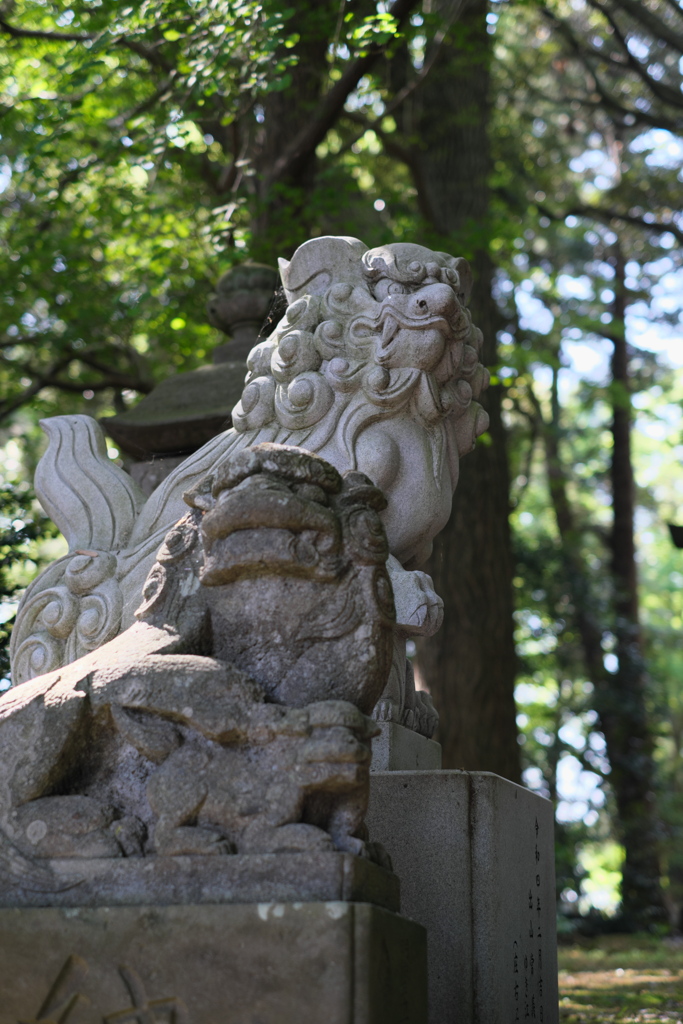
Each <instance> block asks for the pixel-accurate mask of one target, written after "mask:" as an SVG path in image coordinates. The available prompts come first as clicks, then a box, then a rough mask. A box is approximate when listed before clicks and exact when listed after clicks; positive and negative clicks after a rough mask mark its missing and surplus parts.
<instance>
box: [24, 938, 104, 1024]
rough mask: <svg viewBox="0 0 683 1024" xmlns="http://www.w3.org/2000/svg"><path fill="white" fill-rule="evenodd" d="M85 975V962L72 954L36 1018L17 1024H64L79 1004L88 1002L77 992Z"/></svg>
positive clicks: (86, 967)
mask: <svg viewBox="0 0 683 1024" xmlns="http://www.w3.org/2000/svg"><path fill="white" fill-rule="evenodd" d="M87 973H88V965H87V963H86V962H85V960H83V959H82V958H81V957H80V956H76V955H75V954H72V955H71V956H70V957H69V959H68V960H67V961H66V963H65V964H64V966H63V967H62V969H61V971H60V972H59V974H58V975H57V979H56V981H55V983H54V984H53V986H52V988H51V989H50V991H49V992H48V994H47V996H46V997H45V1001H44V1002H43V1004H42V1006H41V1007H40V1009H39V1010H38V1013H37V1014H36V1016H35V1017H34V1018H32V1019H31V1020H20V1021H18V1024H66V1021H67V1020H68V1018H69V1016H70V1014H71V1012H72V1010H74V1009H75V1007H76V1005H77V1004H78V1003H79V1002H83V1003H89V1002H90V1000H89V999H88V998H87V997H86V996H84V995H81V993H80V992H78V991H77V989H78V988H79V986H80V984H81V982H82V981H83V980H84V979H85V976H86V974H87Z"/></svg>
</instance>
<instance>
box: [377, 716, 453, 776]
mask: <svg viewBox="0 0 683 1024" xmlns="http://www.w3.org/2000/svg"><path fill="white" fill-rule="evenodd" d="M379 729H380V732H379V736H375V737H374V739H373V741H372V762H371V764H370V771H371V772H397V771H408V772H415V771H422V772H426V771H430V772H433V771H438V770H439V769H440V768H441V744H440V743H436V742H435V741H434V740H428V739H427V737H426V736H421V735H420V734H419V733H418V732H415V730H414V729H406V727H405V726H404V725H398V724H397V723H396V722H380V723H379Z"/></svg>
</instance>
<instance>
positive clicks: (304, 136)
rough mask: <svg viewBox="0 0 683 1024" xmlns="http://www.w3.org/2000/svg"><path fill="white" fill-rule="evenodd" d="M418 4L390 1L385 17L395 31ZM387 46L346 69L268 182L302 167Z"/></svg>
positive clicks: (415, 0)
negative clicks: (393, 23)
mask: <svg viewBox="0 0 683 1024" xmlns="http://www.w3.org/2000/svg"><path fill="white" fill-rule="evenodd" d="M418 2H419V0H394V3H393V4H392V6H391V9H390V11H389V13H390V14H391V15H392V16H393V17H394V18H395V19H396V21H397V26H398V28H400V27H401V25H402V24H403V23H404V22H405V20H406V18H407V17H408V16H409V14H410V13H411V11H412V10H413V9H414V8H415V7H417V5H418ZM387 45H388V44H386V45H384V46H371V47H370V48H369V49H368V52H367V53H366V54H365V55H364V56H362V57H358V58H357V59H356V60H355V61H353V62H352V63H351V64H350V65H349V66H348V67H347V68H346V70H345V71H344V72H343V74H342V76H341V78H340V79H339V80H338V81H337V82H335V84H334V85H333V87H332V88H331V89H330V91H329V92H328V93H327V94H326V95H325V96H323V98H322V100H321V102H320V105H319V107H318V110H317V111H316V112H315V113H314V114H313V116H312V117H311V119H310V121H309V122H308V124H307V125H306V126H305V127H304V128H302V130H301V131H300V132H299V133H298V134H297V135H296V136H295V137H294V139H293V140H292V142H291V143H290V144H289V146H287V148H286V149H285V151H284V153H283V154H282V155H281V156H280V157H279V158H278V159H277V160H276V161H275V163H274V165H273V168H272V171H271V173H270V175H269V180H270V182H274V181H281V180H282V179H283V178H287V177H289V176H290V175H292V174H295V173H296V171H297V170H298V169H299V168H300V167H301V166H303V165H304V164H305V163H306V161H307V160H308V159H309V158H310V156H311V154H312V153H314V152H315V149H316V146H318V145H319V144H320V143H321V142H322V141H323V139H324V138H325V136H326V135H327V133H328V131H329V130H330V128H331V127H332V125H333V124H334V123H335V121H336V120H337V118H338V117H339V115H340V114H341V112H342V110H343V109H344V104H345V103H346V101H347V99H348V97H349V96H350V94H351V93H352V92H353V90H354V89H355V88H356V86H357V85H358V83H359V82H360V80H361V78H362V77H363V76H364V75H366V74H367V73H368V72H369V71H370V69H371V67H372V66H373V64H375V63H376V61H377V60H378V58H379V57H381V55H382V54H383V53H384V51H385V50H386V46H387Z"/></svg>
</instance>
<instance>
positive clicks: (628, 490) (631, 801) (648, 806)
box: [536, 263, 666, 928]
mask: <svg viewBox="0 0 683 1024" xmlns="http://www.w3.org/2000/svg"><path fill="white" fill-rule="evenodd" d="M620 273H621V274H622V277H621V284H620V282H619V276H620ZM615 290H616V293H617V297H616V299H615V308H614V311H613V312H614V321H613V325H614V335H613V344H614V357H613V360H612V374H613V383H612V394H613V396H614V400H613V424H612V433H613V441H614V447H613V454H612V505H613V517H614V520H613V530H612V537H611V546H612V565H611V569H612V579H613V595H614V597H613V604H614V625H613V626H612V631H613V632H614V635H615V636H616V638H617V657H618V658H619V669H618V671H617V672H616V673H615V674H612V673H610V672H608V671H607V670H606V668H605V665H604V661H603V648H602V637H603V633H604V632H606V626H605V620H604V614H605V613H604V611H603V613H602V614H601V613H600V612H599V611H598V610H596V608H595V600H594V597H593V593H592V587H591V572H590V569H589V567H588V565H587V563H586V559H585V556H584V554H583V549H582V535H581V530H580V528H579V525H578V523H577V521H576V516H575V514H574V510H573V508H572V505H571V502H570V500H569V496H568V478H567V471H566V468H565V466H564V463H563V461H562V454H561V450H560V438H561V425H560V408H559V400H558V394H557V372H556V373H555V375H554V380H553V387H552V392H551V407H552V411H551V419H550V420H549V421H547V420H544V419H543V417H542V415H541V410H540V406H539V405H538V404H536V408H537V414H538V416H539V423H540V426H541V430H542V437H543V445H544V454H545V463H546V472H547V477H548V489H549V493H550V498H551V503H552V507H553V511H554V514H555V521H556V523H557V529H558V533H559V537H560V543H561V552H562V562H563V565H564V576H565V579H566V581H567V586H568V591H569V594H570V596H571V600H572V605H573V608H574V615H575V621H576V625H577V628H578V631H579V636H580V640H581V646H582V650H583V658H584V663H585V666H586V672H587V675H588V677H589V679H590V680H591V681H592V682H593V685H594V686H595V710H596V711H597V713H598V716H599V725H600V728H601V730H602V732H603V734H604V737H605V744H606V748H607V759H608V761H609V763H610V767H611V772H610V775H609V782H610V785H611V787H612V791H613V793H614V798H615V801H616V805H617V821H616V830H617V835H618V838H619V839H620V841H621V843H622V845H623V847H624V851H625V861H624V866H623V869H622V886H621V896H622V916H623V919H624V921H625V922H626V923H628V924H629V926H632V927H637V928H642V927H648V926H649V925H651V924H653V923H657V922H664V921H666V911H665V907H664V901H663V897H662V893H661V889H660V885H659V855H658V825H657V817H656V813H655V807H654V802H653V789H654V786H653V779H654V762H653V758H652V746H653V745H652V734H651V730H650V727H649V722H648V717H647V708H646V701H645V690H646V674H645V666H644V661H643V658H642V652H641V646H640V628H639V624H638V596H637V572H636V562H635V541H634V535H633V514H634V484H633V467H632V462H631V451H630V432H631V414H630V399H629V375H628V351H627V347H626V340H625V332H624V314H625V302H624V288H623V263H622V267H621V270H620V269H619V267H617V282H616V286H615Z"/></svg>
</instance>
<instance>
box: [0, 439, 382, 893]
mask: <svg viewBox="0 0 683 1024" xmlns="http://www.w3.org/2000/svg"><path fill="white" fill-rule="evenodd" d="M186 501H187V503H188V504H189V506H190V511H189V512H188V513H187V514H186V515H185V517H184V518H183V519H182V520H180V521H179V522H178V523H177V524H176V525H175V526H174V527H173V528H172V529H171V530H170V531H169V532H168V534H167V535H166V538H165V540H164V543H163V545H162V547H161V549H160V550H159V552H158V554H157V559H156V561H155V563H154V565H153V567H152V570H151V572H150V573H149V576H148V578H147V581H146V583H145V586H144V590H143V603H142V605H141V606H140V607H139V609H138V611H137V622H136V624H135V625H133V626H131V627H130V628H129V629H128V630H127V631H125V632H124V633H122V634H120V635H119V636H118V637H116V638H115V639H114V640H112V641H110V642H109V643H108V644H106V645H104V646H102V647H100V648H99V649H98V650H96V651H93V652H92V653H91V654H89V655H86V656H85V657H83V658H81V659H79V660H78V661H76V662H74V663H72V664H71V665H69V666H68V667H67V668H65V669H62V670H60V671H59V672H55V673H52V674H49V675H44V676H41V677H39V678H36V679H33V680H31V681H30V682H27V683H25V684H23V685H21V686H19V687H15V688H13V689H12V690H10V691H9V692H8V693H7V694H5V695H4V696H3V697H2V698H1V699H0V755H1V756H0V859H1V860H3V861H4V862H5V863H6V864H9V865H10V868H9V870H10V872H14V873H15V874H17V875H19V876H21V878H24V879H25V878H26V877H29V876H30V874H31V871H30V870H29V868H30V866H31V865H33V866H35V864H36V863H37V862H41V861H44V859H45V858H48V859H49V858H60V857H70V858H73V857H85V858H93V857H96V858H102V857H104V858H109V857H121V856H154V855H156V856H166V855H179V854H228V853H277V852H284V851H304V850H333V849H334V850H340V851H346V852H351V853H354V854H360V855H365V856H371V857H373V858H375V859H380V860H381V859H382V853H381V851H380V850H378V849H376V848H374V847H373V846H372V844H369V845H368V844H367V843H366V842H365V839H366V836H365V834H364V826H363V818H364V814H365V810H366V806H367V798H368V786H369V765H370V757H371V750H370V739H371V737H372V736H373V735H374V734H375V733H376V726H375V724H374V722H373V721H372V720H371V719H370V718H369V717H367V716H368V714H369V713H370V712H371V711H372V709H373V708H374V706H375V704H376V702H377V700H378V698H379V696H380V694H381V692H382V689H383V687H384V685H385V682H386V678H387V674H388V672H389V667H390V662H391V656H392V655H391V652H392V631H393V628H394V624H395V611H394V602H393V594H392V588H391V583H390V580H389V576H388V574H387V571H386V559H387V555H388V550H389V549H388V545H387V541H386V536H385V533H384V528H383V526H382V523H381V520H380V518H379V513H380V512H381V511H382V510H383V509H384V507H385V505H386V501H385V499H384V496H383V495H382V493H381V491H379V490H378V489H377V488H376V487H374V485H373V484H372V483H371V482H370V480H369V479H368V478H367V477H365V476H364V475H363V474H362V473H358V472H350V473H347V474H346V475H345V476H344V477H343V478H342V477H341V476H340V474H339V473H338V472H337V470H336V469H334V468H333V467H332V466H331V465H330V464H329V463H327V462H324V461H323V460H322V459H320V458H318V457H317V456H314V455H311V454H309V453H307V452H304V451H302V450H300V449H297V448H291V447H285V446H281V445H270V444H261V445H258V446H256V447H252V448H247V449H243V450H241V451H239V452H237V453H235V454H234V455H232V456H229V457H227V458H226V459H224V460H222V461H221V462H219V463H218V465H217V466H216V467H215V470H214V472H213V474H212V476H211V477H210V478H208V479H206V480H204V481H202V482H200V483H199V484H198V485H197V486H196V487H195V488H193V489H192V490H191V491H190V492H189V493H188V494H187V495H186ZM27 865H29V867H27ZM31 870H34V868H31Z"/></svg>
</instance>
